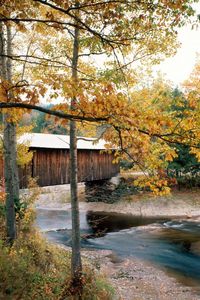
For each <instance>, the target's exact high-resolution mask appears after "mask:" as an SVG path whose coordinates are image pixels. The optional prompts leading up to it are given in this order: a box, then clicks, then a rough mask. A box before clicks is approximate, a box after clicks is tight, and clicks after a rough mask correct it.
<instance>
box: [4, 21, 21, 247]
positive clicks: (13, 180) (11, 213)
mask: <svg viewBox="0 0 200 300" xmlns="http://www.w3.org/2000/svg"><path fill="white" fill-rule="evenodd" d="M6 28H7V43H5V38H4V27H3V25H2V24H1V27H0V32H1V33H0V34H1V53H2V54H7V55H8V56H11V55H12V43H11V40H12V37H11V29H10V26H9V25H7V26H6ZM6 45H7V47H6ZM1 65H2V71H1V75H2V78H1V81H2V82H3V81H7V82H8V84H12V64H11V59H9V58H7V59H5V58H3V57H2V60H1ZM11 98H12V93H11V92H10V93H9V94H8V99H7V100H8V101H9V99H11ZM9 119H10V120H9ZM11 119H12V116H11V115H10V114H5V115H4V132H3V140H4V175H5V187H6V230H7V237H8V241H9V242H10V243H12V242H13V241H14V239H15V238H16V236H17V232H16V220H15V201H19V178H18V167H17V150H16V126H15V124H14V122H12V121H11Z"/></svg>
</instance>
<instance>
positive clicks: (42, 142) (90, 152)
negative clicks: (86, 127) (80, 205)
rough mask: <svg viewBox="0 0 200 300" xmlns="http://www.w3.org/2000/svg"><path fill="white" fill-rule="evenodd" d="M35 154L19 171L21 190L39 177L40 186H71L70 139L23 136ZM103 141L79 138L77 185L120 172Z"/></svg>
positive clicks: (60, 136)
mask: <svg viewBox="0 0 200 300" xmlns="http://www.w3.org/2000/svg"><path fill="white" fill-rule="evenodd" d="M23 139H24V141H29V149H30V151H33V158H32V161H31V162H30V163H29V164H28V165H26V166H25V167H24V168H19V178H20V187H21V188H25V187H27V184H28V177H29V176H31V177H33V178H37V182H38V185H39V186H50V185H58V184H67V183H70V178H69V173H70V171H69V145H70V144H69V136H65V135H54V134H42V133H32V134H27V135H25V136H24V137H23ZM104 143H105V142H104V141H103V140H100V141H99V142H98V143H94V142H93V140H91V139H87V138H79V139H78V145H77V148H78V182H88V181H96V180H103V179H110V178H111V177H113V176H116V175H117V174H118V173H119V165H118V164H113V163H112V162H113V159H114V151H112V152H111V153H108V152H107V151H103V150H105V146H104ZM1 177H3V161H0V178H1Z"/></svg>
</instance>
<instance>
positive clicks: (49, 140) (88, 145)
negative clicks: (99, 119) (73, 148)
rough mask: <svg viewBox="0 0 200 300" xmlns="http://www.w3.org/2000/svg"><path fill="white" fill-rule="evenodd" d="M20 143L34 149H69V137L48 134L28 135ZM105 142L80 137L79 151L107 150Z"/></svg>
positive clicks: (21, 138)
mask: <svg viewBox="0 0 200 300" xmlns="http://www.w3.org/2000/svg"><path fill="white" fill-rule="evenodd" d="M19 142H20V143H29V146H30V147H32V148H48V149H69V147H70V139H69V135H60V134H47V133H26V134H24V135H23V136H21V137H20V139H19ZM105 143H106V142H105V141H104V140H102V139H100V140H99V141H98V142H96V139H95V138H87V137H78V142H77V148H78V149H88V150H89V149H91V150H103V149H106V147H105Z"/></svg>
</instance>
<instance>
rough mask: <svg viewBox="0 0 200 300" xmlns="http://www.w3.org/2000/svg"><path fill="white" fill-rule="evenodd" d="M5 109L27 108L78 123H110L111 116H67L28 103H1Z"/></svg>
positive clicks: (0, 105) (1, 107)
mask: <svg viewBox="0 0 200 300" xmlns="http://www.w3.org/2000/svg"><path fill="white" fill-rule="evenodd" d="M3 108H25V109H30V110H32V109H34V110H38V111H41V112H43V113H45V114H48V115H52V116H56V117H59V118H62V119H66V120H76V121H88V122H103V121H108V119H109V116H106V117H102V118H98V117H97V118H95V117H84V116H76V115H73V114H66V113H64V112H61V111H56V110H55V111H54V110H51V109H48V108H45V107H42V106H37V105H33V104H28V103H15V102H0V109H3Z"/></svg>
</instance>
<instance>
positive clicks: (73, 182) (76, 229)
mask: <svg viewBox="0 0 200 300" xmlns="http://www.w3.org/2000/svg"><path fill="white" fill-rule="evenodd" d="M78 51H79V29H78V28H77V27H76V28H75V30H74V44H73V58H72V80H73V81H74V83H77V81H78V74H77V65H78ZM75 109H76V95H74V97H73V99H72V100H71V110H72V111H73V110H75ZM70 186H71V207H72V260H71V275H72V285H73V287H74V288H75V290H76V288H78V289H81V286H82V284H81V277H82V263H81V251H80V248H81V247H80V218H79V204H78V191H77V131H76V122H75V121H70Z"/></svg>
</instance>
